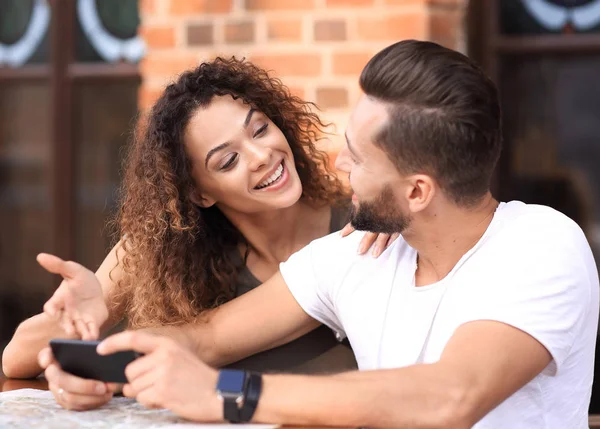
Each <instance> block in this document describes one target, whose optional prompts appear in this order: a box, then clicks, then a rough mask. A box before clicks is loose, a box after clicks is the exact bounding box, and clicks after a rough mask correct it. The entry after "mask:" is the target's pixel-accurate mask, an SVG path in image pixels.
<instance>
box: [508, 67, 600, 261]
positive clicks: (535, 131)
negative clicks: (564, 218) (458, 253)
mask: <svg viewBox="0 0 600 429" xmlns="http://www.w3.org/2000/svg"><path fill="white" fill-rule="evenodd" d="M599 75H600V55H593V56H591V55H590V56H559V55H543V56H542V55H540V56H530V57H522V56H519V57H514V58H507V59H505V61H504V64H503V70H502V82H501V84H502V94H503V108H504V115H505V140H506V144H507V146H508V151H507V153H508V154H510V159H509V160H508V168H509V173H510V177H506V178H504V179H502V180H501V181H502V182H504V183H503V184H504V185H505V186H504V189H505V195H503V198H518V199H522V200H524V201H526V202H538V203H542V204H548V205H551V206H553V207H555V208H556V209H558V210H560V211H562V212H564V213H566V214H567V215H569V216H570V217H571V218H573V219H574V220H576V221H577V222H578V223H579V224H580V225H581V226H582V227H583V228H584V230H585V231H586V233H587V235H588V239H589V240H590V243H591V244H592V247H593V249H594V251H595V256H596V260H597V261H600V168H598V164H599V162H600V121H598V117H600V103H598V101H597V100H598V99H600V86H599V85H595V84H594V82H595V81H596V80H597V77H598V76H599ZM501 185H502V184H501Z"/></svg>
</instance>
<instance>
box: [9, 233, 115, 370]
mask: <svg viewBox="0 0 600 429" xmlns="http://www.w3.org/2000/svg"><path fill="white" fill-rule="evenodd" d="M117 250H118V255H117ZM123 252H124V250H123V248H122V247H121V242H119V243H117V245H115V247H113V249H112V250H111V251H110V253H109V254H108V255H107V256H106V258H105V259H104V261H103V262H102V265H100V268H98V271H96V277H97V278H98V280H99V282H100V285H101V288H102V295H103V297H104V302H105V303H106V302H108V297H109V296H110V293H111V291H112V290H113V287H114V284H115V282H117V281H118V279H119V278H120V276H121V273H122V271H121V266H120V265H119V260H121V259H122V257H123ZM111 271H112V272H111ZM111 277H112V279H111ZM122 316H123V315H122V314H116V313H115V312H114V311H113V312H112V313H111V312H110V310H109V315H108V319H107V320H106V322H105V323H104V324H103V325H102V326H101V328H100V330H101V331H102V332H106V331H107V330H109V329H110V328H112V327H113V326H114V325H115V324H116V323H118V322H119V321H120V319H121V318H122ZM52 338H79V336H78V335H77V334H67V332H65V330H64V329H62V328H61V327H60V325H59V322H58V321H57V320H54V319H52V318H51V317H49V316H48V315H47V314H46V313H40V314H36V315H35V316H33V317H30V318H29V319H26V320H25V321H23V322H22V323H21V324H20V325H19V327H18V328H17V330H16V331H15V334H14V335H13V338H12V339H11V341H10V342H9V343H8V345H7V346H6V348H5V349H4V353H3V354H2V371H3V372H4V375H6V376H7V377H12V378H33V377H37V376H38V375H39V374H40V373H41V372H42V368H41V367H40V366H39V364H38V358H37V357H38V353H39V352H40V350H42V349H43V348H44V347H47V346H48V342H49V341H50V340H51V339H52Z"/></svg>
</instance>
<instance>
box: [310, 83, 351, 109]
mask: <svg viewBox="0 0 600 429" xmlns="http://www.w3.org/2000/svg"><path fill="white" fill-rule="evenodd" d="M317 106H319V107H320V108H322V109H332V108H333V109H335V108H342V107H348V90H346V88H330V87H324V88H317Z"/></svg>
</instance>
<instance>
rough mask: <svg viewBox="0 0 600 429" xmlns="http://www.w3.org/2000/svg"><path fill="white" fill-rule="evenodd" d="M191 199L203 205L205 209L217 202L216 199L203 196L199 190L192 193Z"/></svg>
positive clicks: (198, 204)
mask: <svg viewBox="0 0 600 429" xmlns="http://www.w3.org/2000/svg"><path fill="white" fill-rule="evenodd" d="M190 200H191V201H192V202H193V203H194V204H196V205H197V206H198V207H202V208H203V209H207V208H209V207H211V206H213V205H214V204H215V203H216V202H217V201H216V200H215V199H213V198H210V197H208V196H206V197H205V196H202V195H200V193H199V192H196V191H194V192H192V193H191V194H190Z"/></svg>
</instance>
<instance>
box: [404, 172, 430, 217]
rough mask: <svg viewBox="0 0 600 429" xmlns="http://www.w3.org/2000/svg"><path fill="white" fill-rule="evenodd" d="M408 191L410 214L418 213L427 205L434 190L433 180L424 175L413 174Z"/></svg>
mask: <svg viewBox="0 0 600 429" xmlns="http://www.w3.org/2000/svg"><path fill="white" fill-rule="evenodd" d="M409 181H410V184H411V186H410V190H409V192H408V193H409V195H407V200H408V204H409V207H410V209H411V211H412V212H419V211H421V210H423V209H425V207H427V206H428V205H429V203H430V202H431V200H432V199H433V196H434V195H435V192H436V188H435V184H434V181H433V179H432V178H431V177H430V176H427V175H425V174H415V175H413V176H411V177H410V179H409Z"/></svg>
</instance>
